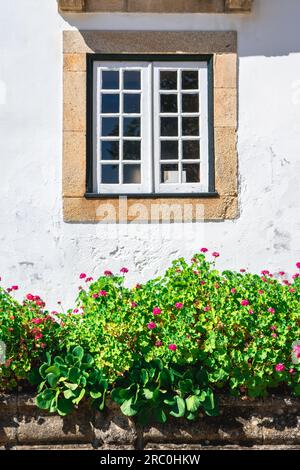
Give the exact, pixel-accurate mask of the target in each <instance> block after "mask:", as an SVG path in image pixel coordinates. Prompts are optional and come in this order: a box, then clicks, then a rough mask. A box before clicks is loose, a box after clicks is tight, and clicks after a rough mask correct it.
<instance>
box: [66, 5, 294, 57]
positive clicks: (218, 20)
mask: <svg viewBox="0 0 300 470" xmlns="http://www.w3.org/2000/svg"><path fill="white" fill-rule="evenodd" d="M62 17H63V19H64V20H65V21H66V22H67V23H69V25H70V26H72V27H75V28H76V29H79V30H103V31H105V30H107V31H109V30H115V31H117V30H118V31H122V30H135V31H139V30H140V31H141V30H142V31H147V30H148V31H151V30H152V31H153V30H161V31H179V30H181V31H184V30H185V31H216V30H218V31H228V30H236V31H237V32H238V53H239V56H240V57H242V56H259V55H262V56H282V55H289V54H291V53H297V52H300V41H299V18H300V1H299V0H288V1H285V2H284V1H282V0H254V6H253V11H252V13H251V14H201V13H199V14H195V13H191V14H185V15H182V14H169V15H167V14H151V13H148V14H147V13H144V14H142V13H128V14H126V13H68V14H62ZM153 25H155V28H153Z"/></svg>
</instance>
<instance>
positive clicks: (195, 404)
mask: <svg viewBox="0 0 300 470" xmlns="http://www.w3.org/2000/svg"><path fill="white" fill-rule="evenodd" d="M185 402H186V408H187V410H188V411H191V412H192V413H195V412H196V411H197V410H198V408H199V406H200V404H201V402H200V400H199V398H198V397H197V396H196V395H190V396H189V397H188V398H187V399H186V400H185Z"/></svg>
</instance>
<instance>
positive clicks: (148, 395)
mask: <svg viewBox="0 0 300 470" xmlns="http://www.w3.org/2000/svg"><path fill="white" fill-rule="evenodd" d="M143 395H144V397H145V398H146V400H152V398H153V395H154V393H153V390H150V388H144V390H143Z"/></svg>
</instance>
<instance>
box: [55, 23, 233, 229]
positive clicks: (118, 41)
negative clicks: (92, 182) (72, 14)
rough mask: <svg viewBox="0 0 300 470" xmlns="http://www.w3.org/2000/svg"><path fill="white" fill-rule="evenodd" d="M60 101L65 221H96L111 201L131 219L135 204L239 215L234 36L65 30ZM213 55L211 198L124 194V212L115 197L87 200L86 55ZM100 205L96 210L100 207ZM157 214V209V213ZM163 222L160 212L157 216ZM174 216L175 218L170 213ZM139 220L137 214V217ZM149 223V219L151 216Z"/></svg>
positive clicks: (211, 215)
mask: <svg viewBox="0 0 300 470" xmlns="http://www.w3.org/2000/svg"><path fill="white" fill-rule="evenodd" d="M63 34H64V40H63V42H64V46H63V49H64V104H63V114H64V117H63V214H64V220H65V221H66V222H78V223H80V222H98V221H101V220H102V218H103V217H104V215H101V213H102V212H103V211H102V210H101V206H102V207H105V205H107V204H110V205H111V206H112V207H113V208H114V209H115V211H116V213H117V221H123V220H124V217H125V219H126V220H127V221H129V222H130V221H131V220H134V219H135V217H137V216H138V214H139V211H138V205H139V204H141V203H142V204H143V207H146V208H148V209H149V213H150V212H151V213H152V208H153V206H156V207H158V206H164V205H166V204H167V205H171V204H174V205H175V206H176V207H179V208H182V209H183V210H184V207H186V206H185V205H188V204H190V205H191V207H192V215H191V218H192V220H199V218H198V216H197V212H196V211H197V207H199V205H200V206H201V207H202V208H203V209H202V210H203V214H202V216H201V217H200V219H201V218H203V219H204V220H225V219H235V218H236V217H237V216H238V194H237V193H238V189H237V184H238V181H237V180H238V177H237V151H236V133H237V52H236V51H237V35H236V32H234V31H227V32H214V31H212V32H158V31H147V32H145V31H134V32H133V31H131V32H128V31H118V32H115V31H65V32H64V33H63ZM91 53H101V54H120V53H124V54H149V53H152V54H178V58H179V59H180V54H181V53H184V54H213V61H214V146H215V189H216V193H217V194H216V195H215V196H214V197H210V198H205V197H199V196H197V195H195V196H193V195H191V196H190V197H180V195H178V196H176V197H173V198H167V199H166V198H162V197H159V196H153V197H151V198H147V199H142V198H138V197H136V196H135V197H128V199H127V203H126V204H127V205H126V209H125V211H126V214H125V215H124V206H122V213H123V215H122V216H121V207H120V203H119V200H118V199H117V198H111V197H107V198H104V197H101V199H100V198H98V199H97V198H95V199H88V198H86V197H85V192H86V103H87V96H86V54H91ZM99 209H100V210H99ZM156 213H158V212H156ZM157 217H158V219H159V220H163V216H162V215H161V213H160V214H159V216H157ZM174 217H175V216H174ZM140 220H141V219H140V218H139V221H140ZM151 220H152V221H153V217H152V219H151Z"/></svg>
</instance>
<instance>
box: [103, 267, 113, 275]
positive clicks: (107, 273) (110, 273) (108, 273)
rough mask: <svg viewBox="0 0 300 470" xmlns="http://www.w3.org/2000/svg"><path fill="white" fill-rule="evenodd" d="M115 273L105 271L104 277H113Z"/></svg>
mask: <svg viewBox="0 0 300 470" xmlns="http://www.w3.org/2000/svg"><path fill="white" fill-rule="evenodd" d="M112 275H113V273H112V272H111V271H109V270H108V269H107V270H106V271H104V276H112Z"/></svg>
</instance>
